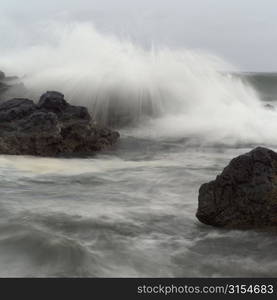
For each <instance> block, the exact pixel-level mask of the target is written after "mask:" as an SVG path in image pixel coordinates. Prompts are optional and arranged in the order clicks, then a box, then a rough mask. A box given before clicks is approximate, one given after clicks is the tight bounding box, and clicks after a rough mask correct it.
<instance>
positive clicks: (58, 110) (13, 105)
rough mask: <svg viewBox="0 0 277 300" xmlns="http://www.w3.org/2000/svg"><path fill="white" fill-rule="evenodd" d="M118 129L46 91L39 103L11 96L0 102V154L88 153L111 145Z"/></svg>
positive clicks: (116, 137) (56, 154)
mask: <svg viewBox="0 0 277 300" xmlns="http://www.w3.org/2000/svg"><path fill="white" fill-rule="evenodd" d="M118 138H119V133H118V132H115V131H112V130H110V129H108V128H104V127H99V126H98V125H96V124H95V123H94V122H93V121H92V119H91V116H90V115H89V113H88V111H87V109H86V108H85V107H81V106H73V105H70V104H69V103H67V102H66V100H65V99H64V95H63V94H61V93H59V92H47V93H45V94H44V95H42V96H41V98H40V100H39V102H38V104H35V103H34V102H33V101H31V100H29V99H21V98H20V99H11V100H8V101H5V102H3V103H1V104H0V154H14V155H38V156H61V155H86V154H91V153H94V152H96V151H101V150H104V149H107V148H109V147H110V146H112V145H113V144H114V143H116V141H117V139H118Z"/></svg>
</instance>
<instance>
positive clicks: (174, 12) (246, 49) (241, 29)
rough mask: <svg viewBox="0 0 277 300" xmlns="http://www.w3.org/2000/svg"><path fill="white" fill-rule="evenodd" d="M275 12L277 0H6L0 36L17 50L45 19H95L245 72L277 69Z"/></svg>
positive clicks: (103, 25)
mask: <svg viewBox="0 0 277 300" xmlns="http://www.w3.org/2000/svg"><path fill="white" fill-rule="evenodd" d="M276 11H277V2H276V0H263V1H261V0H243V1H242V0H232V1H229V0H132V1H130V0H117V1H112V0H101V1H100V0H94V1H89V0H75V1H74V0H59V1H54V0H48V1H41V0H28V1H24V2H23V1H21V2H20V3H19V1H18V0H2V1H1V14H2V21H0V23H1V29H0V34H1V36H2V37H3V36H4V37H5V39H6V40H4V44H5V42H6V45H7V47H12V46H13V45H15V44H17V46H18V45H20V44H21V43H22V44H24V43H30V42H34V41H35V40H36V39H37V38H39V33H38V32H37V34H34V35H33V36H32V37H31V38H30V37H28V38H27V37H24V34H25V33H27V32H30V31H31V30H34V29H35V27H36V26H38V24H39V23H40V22H44V21H45V20H49V19H54V20H55V19H56V20H57V19H62V20H69V21H74V20H76V21H92V22H93V23H94V24H95V25H96V26H97V27H98V28H99V29H100V30H103V31H108V32H114V33H116V34H118V35H122V36H128V37H129V38H131V39H132V40H134V41H136V42H139V43H142V44H143V45H150V44H151V43H155V44H162V45H170V46H172V47H176V46H178V47H188V48H196V49H203V50H207V51H209V52H211V53H215V54H217V55H220V56H222V57H224V58H226V59H227V60H229V61H230V62H232V63H234V64H236V65H238V66H240V67H241V68H242V69H243V70H257V71H276V70H277V60H276V58H275V55H276V53H277V35H276V28H277V27H276V25H277V21H276ZM4 24H5V26H4ZM34 31H35V30H34ZM4 32H6V34H4ZM7 32H8V33H9V35H7Z"/></svg>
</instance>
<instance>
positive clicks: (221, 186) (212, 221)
mask: <svg viewBox="0 0 277 300" xmlns="http://www.w3.org/2000/svg"><path fill="white" fill-rule="evenodd" d="M198 202H199V203H198V211H197V214H196V216H197V218H198V219H199V220H200V221H201V222H203V223H205V224H208V225H213V226H217V227H225V228H233V229H274V230H275V229H277V153H276V152H274V151H272V150H270V149H267V148H262V147H258V148H255V149H254V150H252V151H250V152H249V153H246V154H243V155H240V156H238V157H236V158H234V159H233V160H232V161H231V162H230V163H229V165H228V166H227V167H226V168H225V169H224V170H223V172H222V173H221V174H220V175H219V176H217V177H216V179H215V180H214V181H211V182H209V183H205V184H203V185H202V186H201V187H200V190H199V197H198Z"/></svg>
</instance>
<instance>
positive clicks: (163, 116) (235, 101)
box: [0, 23, 277, 143]
mask: <svg viewBox="0 0 277 300" xmlns="http://www.w3.org/2000/svg"><path fill="white" fill-rule="evenodd" d="M43 34H44V35H45V37H44V38H43V37H42V40H44V42H42V43H37V44H36V45H35V46H34V45H33V46H30V47H25V48H24V49H21V50H18V49H17V50H16V51H10V52H9V53H8V54H7V52H3V53H2V55H1V60H0V68H3V69H4V70H8V71H9V72H10V73H14V74H19V75H21V76H23V81H24V83H25V85H26V87H27V88H28V90H29V91H30V95H29V96H32V97H34V98H37V97H38V96H39V95H40V94H42V93H43V92H45V91H46V90H59V91H61V92H63V93H64V94H65V95H66V98H67V100H69V101H70V102H72V103H74V104H79V105H85V106H87V107H89V109H90V110H91V112H92V113H94V115H95V116H96V118H98V120H99V121H102V122H104V123H105V122H108V123H110V124H112V125H114V124H118V123H121V124H124V123H128V122H130V120H132V121H140V125H139V126H138V127H136V130H135V134H137V135H141V136H151V137H154V136H155V137H198V138H201V139H202V140H203V141H212V142H218V141H222V142H232V143H233V142H241V141H246V142H258V143H274V142H275V141H276V142H277V136H276V134H275V132H276V130H277V114H276V113H275V112H274V111H269V110H266V109H264V108H263V105H262V104H261V102H260V100H259V99H258V96H257V94H256V92H255V91H254V90H253V89H252V88H251V87H250V86H248V85H246V84H245V83H243V82H242V81H241V80H240V79H239V78H237V77H234V76H232V75H230V74H227V73H226V72H225V73H223V72H220V71H223V70H226V69H229V70H230V68H231V66H230V65H229V64H227V63H225V62H223V61H222V60H220V59H219V58H216V57H214V56H211V55H205V54H201V53H197V52H193V51H188V50H170V49H166V48H163V49H153V48H152V49H151V50H146V49H143V48H141V47H139V46H137V45H134V44H133V43H131V42H130V41H128V40H120V39H119V38H116V37H115V36H111V35H104V34H101V33H99V32H97V31H96V30H95V28H94V27H93V26H92V25H91V24H88V23H86V24H80V23H78V24H73V25H70V26H64V25H61V24H54V25H52V26H50V27H49V28H48V30H47V31H44V32H43ZM43 34H42V35H43ZM146 117H147V118H146Z"/></svg>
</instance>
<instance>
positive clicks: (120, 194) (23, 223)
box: [0, 26, 277, 277]
mask: <svg viewBox="0 0 277 300" xmlns="http://www.w3.org/2000/svg"><path fill="white" fill-rule="evenodd" d="M63 34H64V33H63ZM49 57H50V58H51V59H49ZM226 66H229V65H228V64H227V63H226V64H225V62H223V61H222V60H221V59H218V58H216V57H213V56H210V55H205V54H202V53H198V52H193V51H188V50H170V49H166V48H164V49H152V50H145V49H142V48H140V47H137V46H135V45H133V44H132V43H131V42H129V41H121V40H118V39H116V38H114V37H109V36H108V37H107V36H102V35H101V34H99V33H97V32H96V31H95V30H94V29H92V28H89V27H87V26H85V27H82V28H81V29H80V28H79V27H78V28H75V29H74V30H73V31H70V33H67V34H65V36H63V38H59V39H53V42H52V44H50V45H48V46H47V47H45V48H42V46H37V47H31V48H30V49H24V51H22V52H20V51H19V50H18V49H17V50H16V52H15V53H6V54H3V56H2V61H1V64H0V67H1V68H4V69H5V71H6V72H7V73H11V74H19V76H20V77H21V80H22V81H23V83H24V84H25V86H26V88H27V94H26V95H24V96H26V97H29V98H32V99H37V97H38V96H39V95H40V94H41V93H42V92H44V91H46V90H49V89H51V90H59V91H61V92H63V93H64V94H65V97H66V99H68V100H69V101H70V102H71V103H73V104H79V105H84V106H87V107H88V108H89V110H90V112H91V113H92V115H93V116H94V117H95V118H96V120H97V121H98V122H100V123H103V124H106V125H109V126H112V127H113V128H116V129H118V130H119V131H120V133H121V139H120V141H119V143H118V144H117V145H116V146H115V147H113V148H112V149H110V150H107V151H106V152H102V153H99V154H96V155H94V156H92V157H84V158H79V159H78V158H39V157H28V156H26V157H23V156H8V155H1V156H0V177H1V178H0V187H1V188H0V191H1V196H0V216H1V217H0V276H1V277H233V276H236V277H237V276H238V277H244V276H246V277H275V276H277V254H276V247H277V239H276V236H275V235H274V234H271V233H262V232H255V231H237V230H225V229H217V228H213V227H210V226H206V225H204V224H201V223H200V222H199V221H198V220H197V219H196V217H195V213H196V210H197V204H198V199H197V197H198V190H199V187H200V186H201V184H203V183H205V182H208V181H211V180H213V179H214V178H215V177H216V175H217V174H219V173H220V172H221V171H222V169H223V168H224V167H225V166H226V165H227V164H228V162H229V161H230V160H231V159H232V158H233V157H235V156H237V155H239V154H242V153H245V152H247V151H249V150H250V149H252V148H253V147H255V146H257V145H259V146H267V147H270V148H271V149H273V150H274V149H275V150H276V149H277V135H276V132H277V130H276V129H277V113H276V111H275V106H276V104H277V102H276V100H277V74H267V73H243V72H239V71H237V70H232V71H230V72H226V71H224V68H225V69H226ZM19 96H20V95H19ZM267 104H270V105H271V106H269V107H268V106H266V105H267Z"/></svg>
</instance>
